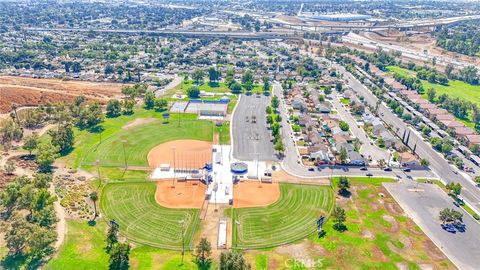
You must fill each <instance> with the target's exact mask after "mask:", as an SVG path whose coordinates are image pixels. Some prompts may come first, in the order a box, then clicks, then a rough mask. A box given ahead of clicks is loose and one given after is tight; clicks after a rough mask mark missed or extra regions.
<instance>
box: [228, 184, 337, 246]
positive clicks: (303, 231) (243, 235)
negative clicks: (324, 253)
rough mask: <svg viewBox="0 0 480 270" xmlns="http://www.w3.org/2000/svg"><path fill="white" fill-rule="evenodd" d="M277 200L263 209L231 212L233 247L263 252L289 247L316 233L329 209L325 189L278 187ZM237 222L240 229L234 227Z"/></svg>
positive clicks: (330, 199)
mask: <svg viewBox="0 0 480 270" xmlns="http://www.w3.org/2000/svg"><path fill="white" fill-rule="evenodd" d="M280 192H281V195H280V198H279V200H278V201H277V202H276V203H274V204H272V205H269V206H267V207H255V208H240V209H234V211H233V222H232V224H233V242H234V244H233V246H236V247H238V248H242V249H243V248H246V249H249V248H266V247H273V246H278V245H281V244H285V243H290V242H293V241H295V240H298V239H301V238H303V237H306V236H308V235H309V234H311V233H312V232H313V231H315V230H316V221H317V219H318V218H319V217H320V215H327V214H328V213H329V212H330V210H331V209H332V206H333V193H332V190H331V189H330V188H329V187H322V186H309V185H293V184H280ZM236 222H240V225H236Z"/></svg>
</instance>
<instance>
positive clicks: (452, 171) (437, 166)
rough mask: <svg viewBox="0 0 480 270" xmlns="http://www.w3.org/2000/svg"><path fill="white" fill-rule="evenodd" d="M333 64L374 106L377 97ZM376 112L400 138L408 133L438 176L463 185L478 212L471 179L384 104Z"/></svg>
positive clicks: (479, 198) (479, 195)
mask: <svg viewBox="0 0 480 270" xmlns="http://www.w3.org/2000/svg"><path fill="white" fill-rule="evenodd" d="M333 66H334V67H335V68H336V69H337V70H338V71H339V72H340V73H341V74H342V75H343V78H345V79H347V80H346V81H347V82H348V84H349V86H350V88H351V89H352V90H353V91H355V92H356V93H357V94H358V95H359V96H363V97H364V98H365V101H366V102H367V103H368V104H369V105H370V106H373V107H375V105H376V103H377V101H378V98H377V97H376V96H375V95H374V94H373V93H372V92H370V90H368V89H367V88H366V87H365V86H364V85H363V84H362V83H360V82H359V81H358V80H357V79H356V78H355V77H354V76H353V75H352V74H350V73H349V72H347V71H346V70H345V68H344V67H342V66H341V65H338V64H333ZM378 114H379V117H380V118H381V119H382V121H383V122H385V123H386V124H387V125H389V126H390V128H391V129H392V130H393V131H394V132H395V133H396V134H397V135H398V136H399V137H400V138H402V137H403V135H404V134H408V137H409V140H408V143H407V144H408V146H409V147H410V148H411V149H415V153H416V154H417V155H418V156H420V157H422V158H427V159H428V160H429V161H430V168H431V169H432V170H433V172H435V174H436V175H437V176H438V177H440V178H441V179H442V180H443V181H444V182H447V183H450V182H458V183H460V184H461V185H462V186H463V190H462V197H463V198H464V200H465V201H466V202H467V203H468V204H469V205H470V206H471V207H472V208H474V209H475V211H476V212H480V189H479V188H478V187H477V186H476V185H475V184H474V183H473V182H472V181H471V180H468V179H466V178H464V177H463V176H462V175H460V174H458V172H457V170H456V168H454V167H453V166H451V165H450V164H449V163H448V162H447V161H446V160H445V159H444V157H443V156H442V155H440V154H439V153H438V152H437V151H435V150H434V149H433V148H432V147H431V145H430V144H428V143H427V142H425V141H424V139H423V138H422V136H421V135H420V134H419V133H418V132H417V131H416V130H414V129H413V128H412V127H410V126H409V125H407V124H405V122H403V121H402V120H401V119H400V118H399V117H398V116H397V115H395V114H394V113H393V112H392V111H390V109H389V108H388V107H387V106H386V105H385V104H383V103H381V104H380V106H379V109H378Z"/></svg>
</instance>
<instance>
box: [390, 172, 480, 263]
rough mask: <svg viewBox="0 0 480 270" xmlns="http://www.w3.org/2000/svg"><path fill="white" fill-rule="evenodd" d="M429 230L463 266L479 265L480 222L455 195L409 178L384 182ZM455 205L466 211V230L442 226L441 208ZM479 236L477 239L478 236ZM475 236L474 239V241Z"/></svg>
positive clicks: (409, 212)
mask: <svg viewBox="0 0 480 270" xmlns="http://www.w3.org/2000/svg"><path fill="white" fill-rule="evenodd" d="M383 186H384V187H385V188H386V189H387V190H388V192H389V193H390V194H391V195H392V196H393V197H394V198H395V200H396V201H397V202H398V203H399V204H400V206H401V207H402V208H403V210H404V211H405V213H406V214H407V215H408V216H410V217H411V218H412V219H413V220H414V221H415V222H416V223H417V225H418V226H419V227H420V228H421V229H422V231H423V232H425V234H426V235H427V236H428V237H429V238H430V239H432V241H433V242H434V243H435V244H436V245H437V246H438V248H440V249H441V250H442V251H443V252H444V253H445V254H446V255H447V256H448V257H449V259H450V260H451V261H452V262H453V263H455V265H456V266H458V267H459V268H460V269H475V268H478V265H480V242H478V241H477V240H476V239H477V238H478V236H479V235H480V226H479V224H478V222H477V221H475V220H474V219H473V218H472V217H471V216H470V215H468V214H467V213H466V212H465V211H463V210H462V209H461V208H459V207H455V206H454V205H453V203H452V199H451V198H450V197H449V196H448V195H447V194H445V192H444V191H443V190H441V189H440V188H439V187H438V186H437V185H435V184H417V183H413V182H409V181H402V182H400V183H383ZM444 208H454V209H455V210H457V211H460V212H462V213H463V223H464V224H465V232H460V231H458V230H457V232H456V233H449V232H447V231H445V230H443V229H442V228H441V226H440V224H441V223H440V220H439V218H438V216H439V212H440V210H442V209H444ZM474 239H475V240H474ZM472 240H473V241H472Z"/></svg>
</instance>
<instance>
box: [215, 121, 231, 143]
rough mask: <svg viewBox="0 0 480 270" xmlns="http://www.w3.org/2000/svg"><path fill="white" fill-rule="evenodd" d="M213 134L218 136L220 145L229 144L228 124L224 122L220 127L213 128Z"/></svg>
mask: <svg viewBox="0 0 480 270" xmlns="http://www.w3.org/2000/svg"><path fill="white" fill-rule="evenodd" d="M215 133H216V134H219V136H220V144H230V122H228V121H226V122H224V123H223V125H222V126H220V127H218V126H215Z"/></svg>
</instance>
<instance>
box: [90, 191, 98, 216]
mask: <svg viewBox="0 0 480 270" xmlns="http://www.w3.org/2000/svg"><path fill="white" fill-rule="evenodd" d="M88 197H89V198H90V200H92V202H93V208H94V209H95V215H94V216H93V220H95V219H96V218H97V200H98V194H97V192H96V191H94V192H92V193H90V194H89V195H88Z"/></svg>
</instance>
